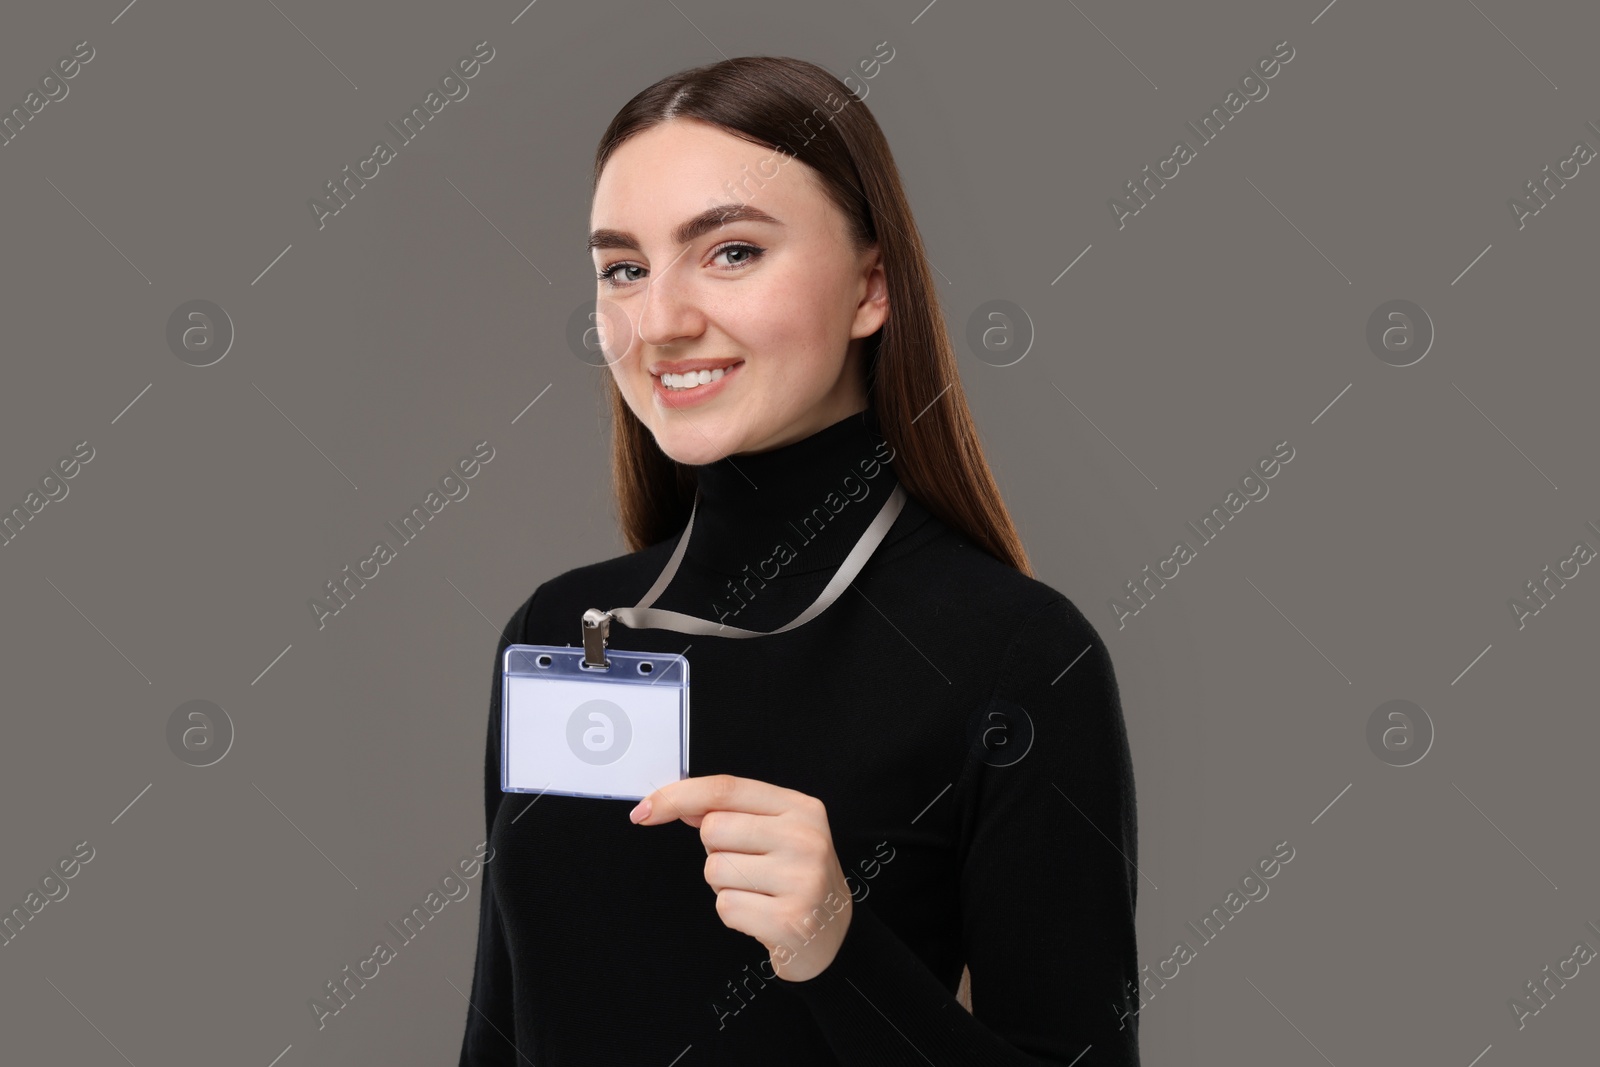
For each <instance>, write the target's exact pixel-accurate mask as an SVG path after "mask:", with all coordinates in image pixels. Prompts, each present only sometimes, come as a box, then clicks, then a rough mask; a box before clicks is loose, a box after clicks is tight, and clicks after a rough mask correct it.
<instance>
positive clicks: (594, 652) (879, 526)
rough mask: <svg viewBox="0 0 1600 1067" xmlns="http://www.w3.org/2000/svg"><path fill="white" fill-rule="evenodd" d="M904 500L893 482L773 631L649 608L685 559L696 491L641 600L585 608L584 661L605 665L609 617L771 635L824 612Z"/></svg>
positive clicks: (641, 626) (641, 624)
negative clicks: (836, 560) (867, 520)
mask: <svg viewBox="0 0 1600 1067" xmlns="http://www.w3.org/2000/svg"><path fill="white" fill-rule="evenodd" d="M905 502H906V491H905V487H904V486H902V485H900V484H898V483H896V485H895V487H894V492H892V493H890V494H889V499H888V500H886V501H884V502H883V507H881V508H879V509H878V514H877V515H876V516H875V517H874V518H873V520H872V523H871V525H869V526H868V527H867V529H866V531H865V532H863V533H862V535H861V537H860V539H859V540H858V541H856V543H855V547H854V548H852V549H851V550H850V554H849V555H847V556H845V558H844V562H843V563H841V564H840V565H839V570H838V571H837V572H835V574H834V576H833V578H832V579H830V580H829V582H828V584H827V587H826V588H824V589H823V590H822V593H821V595H819V596H818V597H817V599H816V600H815V601H814V602H813V603H812V605H811V606H810V607H809V608H806V610H804V611H802V612H801V613H800V614H799V616H797V617H796V618H795V619H794V620H793V621H792V622H790V623H788V624H787V625H784V626H780V627H778V628H777V629H776V630H767V631H761V630H741V629H739V628H738V627H736V626H729V625H727V624H726V623H716V622H712V621H710V620H709V619H702V618H699V617H698V616H694V615H685V614H684V613H682V612H678V611H666V610H664V609H662V608H652V607H650V605H651V604H653V603H655V600H656V598H657V597H659V596H660V595H661V594H662V592H664V591H665V590H666V588H667V585H668V583H670V582H671V581H672V578H673V575H675V574H677V573H678V565H679V564H680V563H681V562H682V561H683V554H684V551H685V550H686V549H688V547H689V534H690V532H691V531H693V530H694V513H695V510H696V509H698V508H699V506H700V494H699V492H698V491H696V493H695V502H694V506H693V507H691V508H690V509H689V522H688V525H686V526H685V527H684V528H683V535H682V536H681V537H679V538H678V545H677V547H676V548H675V549H673V552H672V558H671V559H670V560H668V561H667V566H666V568H665V569H664V570H662V572H661V576H660V577H658V578H657V579H656V581H655V584H654V585H652V586H651V587H650V591H649V592H647V593H645V595H644V599H643V600H640V601H639V603H638V604H636V605H634V606H633V607H631V608H612V609H611V610H610V611H601V610H600V609H599V608H590V609H589V610H588V611H586V612H584V613H583V647H584V665H585V666H589V667H596V668H598V667H603V666H605V665H606V664H605V642H606V638H607V637H608V636H609V635H610V623H611V620H612V619H616V620H617V621H618V622H620V623H622V624H623V625H624V626H626V627H628V628H629V629H631V630H676V631H677V632H678V633H684V634H707V635H710V636H712V637H766V636H768V635H769V634H781V633H783V632H784V631H785V630H792V629H794V628H795V627H796V626H803V625H804V624H806V623H808V622H810V621H811V620H812V619H814V618H816V617H817V616H818V615H820V614H822V613H823V612H824V611H826V610H827V609H828V606H829V605H830V604H832V603H833V602H834V601H835V600H837V599H839V595H840V594H841V593H843V592H844V590H845V586H847V585H849V584H850V582H851V581H852V580H854V579H855V576H856V575H858V574H860V573H861V569H862V568H863V567H865V566H866V565H867V559H868V558H869V557H870V556H871V555H872V553H873V552H874V551H876V550H877V547H878V545H879V544H880V543H881V542H882V541H883V539H884V537H886V536H887V535H888V533H889V528H890V527H891V526H893V525H894V520H895V519H896V518H897V517H898V516H899V514H900V509H901V508H903V507H904V506H905Z"/></svg>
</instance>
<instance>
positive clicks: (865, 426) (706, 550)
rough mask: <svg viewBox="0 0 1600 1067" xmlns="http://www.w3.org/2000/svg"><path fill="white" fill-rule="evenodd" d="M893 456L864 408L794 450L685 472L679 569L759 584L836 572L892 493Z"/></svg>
mask: <svg viewBox="0 0 1600 1067" xmlns="http://www.w3.org/2000/svg"><path fill="white" fill-rule="evenodd" d="M893 456H894V450H893V449H892V448H891V447H890V445H889V443H888V441H887V440H886V439H885V438H884V437H883V434H882V433H881V431H880V428H879V424H878V421H877V417H876V415H875V413H874V412H873V410H872V408H871V407H870V406H869V407H867V408H866V409H864V410H862V411H859V412H856V413H854V414H851V415H848V416H846V417H845V418H843V419H840V420H839V421H838V422H836V423H834V424H833V425H831V426H826V427H824V428H822V429H820V430H818V431H816V432H815V433H813V434H811V435H810V436H809V437H805V438H802V439H801V440H799V441H794V442H791V443H790V444H787V445H782V446H779V447H778V448H774V449H769V450H767V451H765V452H756V453H751V454H745V455H740V454H734V455H729V456H724V457H723V458H722V459H719V460H717V461H715V462H713V463H707V464H703V465H701V466H697V467H694V468H693V469H694V471H695V473H696V476H697V478H698V480H699V488H700V497H699V503H698V505H697V508H696V510H695V515H694V529H693V530H691V531H690V535H689V546H688V548H687V549H686V550H685V552H684V561H685V562H686V563H689V564H693V565H695V566H697V567H701V568H705V569H708V570H711V571H713V572H716V573H718V574H723V575H730V576H732V575H738V574H739V573H741V571H742V570H743V569H744V568H745V567H746V566H749V567H750V568H751V569H752V570H764V572H765V573H764V577H768V578H771V577H773V574H772V572H773V570H776V571H777V577H779V578H781V577H782V576H784V575H797V574H808V573H811V572H814V571H819V570H834V569H837V568H838V566H839V564H840V563H842V562H843V561H844V558H845V556H846V555H848V554H849V552H850V550H851V549H852V548H853V547H855V543H856V541H857V540H858V539H859V538H860V537H861V534H862V533H863V531H865V530H866V528H867V526H868V525H869V524H870V523H871V522H872V520H873V518H874V517H875V516H876V515H877V513H878V509H879V508H881V507H882V506H883V503H884V501H885V500H887V499H888V497H889V494H890V493H891V492H893V491H894V487H895V485H896V484H897V482H898V480H897V478H896V476H895V472H894V466H893V462H892V460H893ZM897 525H898V524H897ZM886 543H887V542H886ZM785 546H786V547H785Z"/></svg>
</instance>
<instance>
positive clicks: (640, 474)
mask: <svg viewBox="0 0 1600 1067" xmlns="http://www.w3.org/2000/svg"><path fill="white" fill-rule="evenodd" d="M674 118H689V119H697V120H699V121H701V122H706V123H709V124H711V125H713V126H717V127H720V128H721V129H723V130H726V131H727V132H728V133H730V134H732V135H734V136H735V137H741V138H743V139H744V140H747V141H751V142H753V143H757V144H760V145H763V146H765V147H768V148H772V149H774V150H776V151H781V152H783V153H785V154H786V155H787V156H788V157H790V158H791V159H797V160H799V161H800V162H802V163H805V164H806V165H808V166H809V167H811V168H812V170H814V171H815V172H816V176H817V177H818V178H819V179H820V180H821V183H822V187H823V189H824V190H825V191H826V192H827V194H828V196H829V198H830V199H831V200H832V201H833V202H834V203H835V204H836V205H837V206H838V208H839V209H840V211H842V212H843V213H844V216H845V218H846V220H847V221H848V223H849V226H850V231H851V235H852V237H853V239H854V240H855V242H856V246H857V248H858V249H864V248H865V247H867V246H869V245H871V244H873V243H877V244H878V246H879V251H880V254H881V255H882V262H883V267H884V274H885V276H886V278H887V281H888V289H889V315H888V319H887V320H886V321H885V322H884V324H883V326H882V327H881V328H880V329H879V330H878V331H877V332H876V333H874V334H872V336H870V337H868V338H866V341H865V345H864V349H863V353H864V356H865V359H864V364H865V368H866V377H867V382H866V384H867V402H868V403H869V404H870V405H872V408H873V412H874V414H875V415H876V417H877V422H878V426H879V429H880V431H881V432H882V434H883V436H884V437H885V438H887V439H888V441H889V444H890V445H891V446H892V447H893V449H894V460H893V464H894V470H895V474H896V476H897V477H898V478H899V480H900V482H901V483H902V484H903V485H904V486H905V488H906V491H907V492H909V493H910V494H911V495H912V496H914V497H916V498H917V499H918V500H919V501H921V502H922V503H923V504H924V505H925V506H926V507H927V508H928V510H929V511H931V512H932V513H933V514H934V515H936V516H938V517H939V518H940V519H942V520H943V521H944V522H945V523H946V524H947V525H949V526H950V527H952V528H953V529H955V530H956V531H957V532H959V533H961V534H963V535H965V536H966V538H967V539H968V540H969V541H972V542H973V543H974V544H976V545H978V546H979V547H981V548H983V549H984V550H986V551H987V552H988V553H989V554H990V555H992V556H994V557H995V558H996V559H998V560H1000V561H1002V562H1004V563H1007V564H1009V565H1010V566H1013V567H1015V568H1016V569H1017V570H1019V571H1022V572H1023V573H1024V574H1026V575H1028V576H1029V577H1033V569H1032V567H1031V566H1030V565H1029V563H1028V557H1027V553H1026V552H1025V550H1024V549H1023V547H1022V541H1021V539H1020V538H1019V537H1018V536H1017V530H1016V526H1015V525H1014V524H1013V523H1012V521H1011V515H1010V513H1009V512H1008V511H1007V510H1006V506H1005V503H1004V501H1002V500H1001V498H1000V488H999V486H998V485H997V484H996V483H995V480H994V475H993V474H992V473H991V472H990V470H989V465H988V463H987V462H986V461H985V460H984V457H983V448H982V446H981V445H980V443H979V441H978V431H977V427H976V425H975V424H974V422H973V419H972V412H971V410H970V409H969V408H968V407H967V397H966V393H965V391H964V390H963V389H962V386H961V375H960V373H959V371H958V368H957V366H956V357H955V350H954V348H953V347H952V345H951V343H950V337H949V334H948V332H947V331H946V329H945V324H944V317H943V314H942V311H941V308H940V303H939V296H938V291H937V289H936V288H935V286H934V284H933V277H932V275H931V273H930V271H929V269H928V260H927V256H926V254H925V252H924V250H923V246H922V238H921V236H920V235H919V234H918V232H917V224H916V220H915V219H914V218H913V217H912V214H911V207H910V204H909V203H908V202H907V200H906V195H905V190H904V189H903V188H902V187H901V184H900V172H899V170H898V168H896V166H895V162H894V157H893V155H891V154H890V152H889V144H888V141H887V140H886V139H885V138H884V136H883V131H882V130H881V129H880V128H879V127H878V123H877V120H876V119H874V118H873V117H872V113H871V112H870V111H868V110H867V105H866V104H865V103H864V102H862V100H861V99H860V98H859V97H857V96H855V95H854V94H853V93H852V92H851V91H850V90H849V89H848V88H846V86H845V85H844V83H843V82H841V81H840V80H839V79H838V78H835V77H834V76H833V75H832V74H830V73H828V71H826V70H824V69H823V68H822V67H819V66H817V65H816V64H814V63H808V62H806V61H805V60H803V59H791V58H787V57H783V56H741V57H739V58H736V59H727V60H723V61H722V62H719V63H711V64H707V65H706V66H701V67H695V68H693V69H690V70H684V71H680V72H678V73H677V74H673V75H670V76H668V77H666V78H663V79H661V80H660V81H658V82H656V83H655V84H654V85H652V86H650V87H649V88H648V89H645V90H644V91H642V92H640V93H639V94H638V95H637V96H635V97H634V98H633V99H632V100H629V101H628V102H627V104H625V105H623V107H622V110H620V111H618V112H617V114H616V117H615V118H613V119H612V120H611V125H610V126H608V127H607V128H606V131H605V134H604V136H602V137H601V139H600V147H599V149H598V150H597V152H596V153H595V162H594V185H592V186H591V195H592V193H593V188H594V186H597V185H598V184H599V181H600V173H601V171H602V170H603V169H604V168H605V165H606V161H607V160H608V159H610V158H611V154H612V152H614V151H615V150H616V148H617V146H618V145H620V144H622V143H623V142H624V141H626V140H627V139H628V138H630V137H632V136H633V135H634V134H637V133H641V132H643V131H644V130H647V129H649V128H650V127H652V126H655V125H657V124H659V123H662V122H666V121H668V120H670V119H674ZM605 380H606V386H605V389H606V394H607V397H608V399H609V402H610V407H611V415H612V420H611V425H612V436H611V445H612V452H611V468H612V479H613V482H614V485H615V488H616V493H617V511H618V518H619V520H620V522H621V524H622V531H623V535H624V537H625V538H626V540H627V544H628V548H629V551H634V552H636V551H638V550H639V549H641V548H645V547H646V546H649V545H653V544H656V543H657V542H660V541H664V540H666V539H667V538H669V537H671V536H673V535H674V534H675V533H677V532H678V531H680V530H682V529H683V527H684V524H685V523H687V522H688V520H689V508H690V506H691V505H692V504H693V502H694V490H695V481H696V479H695V474H694V472H693V469H692V468H691V467H688V466H686V465H684V464H680V463H678V462H677V461H676V460H673V459H672V458H670V457H669V456H667V455H666V454H665V453H664V452H662V451H661V449H660V447H659V446H657V444H656V442H655V437H654V435H653V434H651V433H650V431H649V430H648V429H647V428H646V427H645V426H644V424H643V423H641V422H640V421H639V419H638V417H637V416H635V415H634V413H633V411H632V409H631V408H629V407H628V405H627V402H626V401H625V400H624V399H623V397H622V392H621V390H620V389H618V388H617V384H616V380H615V378H614V377H613V376H612V375H611V374H609V373H608V374H606V375H605ZM913 422H914V423H915V425H913Z"/></svg>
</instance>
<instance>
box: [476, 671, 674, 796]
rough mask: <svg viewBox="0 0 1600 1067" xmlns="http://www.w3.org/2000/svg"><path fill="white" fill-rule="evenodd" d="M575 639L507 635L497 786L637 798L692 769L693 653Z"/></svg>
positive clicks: (507, 789)
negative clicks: (594, 661)
mask: <svg viewBox="0 0 1600 1067" xmlns="http://www.w3.org/2000/svg"><path fill="white" fill-rule="evenodd" d="M604 655H605V658H606V661H607V666H606V667H604V668H594V667H589V666H586V665H585V664H584V649H582V648H576V647H573V646H571V645H560V646H557V645H510V646H508V647H507V648H506V653H505V662H504V664H503V669H502V682H501V685H502V689H501V700H500V708H501V717H500V738H501V759H500V788H501V790H502V791H504V792H508V793H557V794H560V795H563V796H573V797H593V798H605V799H626V800H640V799H642V798H643V797H645V796H646V795H648V794H649V793H652V792H654V791H655V790H656V789H658V788H660V787H661V786H662V785H665V784H666V783H667V782H675V781H678V780H679V779H682V778H686V777H688V775H689V661H688V660H687V659H685V658H684V657H683V656H682V655H677V654H674V653H670V652H629V651H623V650H621V649H606V650H605V653H604Z"/></svg>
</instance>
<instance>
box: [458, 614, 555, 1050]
mask: <svg viewBox="0 0 1600 1067" xmlns="http://www.w3.org/2000/svg"><path fill="white" fill-rule="evenodd" d="M541 588H542V587H541ZM538 596H539V594H538V592H537V591H535V592H534V594H533V596H531V597H529V598H528V599H527V600H526V601H524V602H523V604H522V606H521V607H519V608H518V609H517V610H516V611H515V612H513V613H512V615H511V619H510V621H509V622H507V623H506V626H505V629H504V630H503V631H501V635H500V645H499V647H498V648H497V649H496V650H495V654H494V682H493V685H492V687H491V688H490V690H489V729H488V740H487V745H488V750H487V752H486V753H485V755H484V766H483V800H484V813H485V816H486V819H485V824H484V840H485V841H487V840H488V839H489V835H490V834H491V833H493V831H494V818H495V814H496V813H497V812H498V811H499V809H500V798H501V797H502V796H503V795H504V794H503V793H501V791H500V669H501V662H502V661H503V660H504V658H505V653H506V649H507V647H509V646H510V645H513V644H522V643H523V634H524V627H525V625H526V623H527V618H528V613H529V611H530V610H531V609H532V605H533V602H534V600H536V599H537V598H538ZM490 855H493V853H490ZM513 992H514V991H513V988H512V982H511V955H510V953H509V952H508V951H507V948H506V935H505V929H504V927H502V926H501V923H500V908H499V906H498V905H497V904H496V903H495V895H494V883H493V880H492V879H491V878H490V877H489V873H488V872H487V871H485V872H484V875H483V881H482V882H481V883H479V893H478V956H477V963H476V964H475V966H474V968H473V972H472V994H471V997H470V1000H469V1007H468V1008H467V1026H466V1033H465V1035H464V1036H463V1038H462V1041H461V1061H460V1067H511V1065H513V1064H516V1063H517V1062H518V1053H517V1049H516V1044H515V1041H516V1032H517V1028H516V1015H515V1011H514V1009H513V1004H512V997H513Z"/></svg>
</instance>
